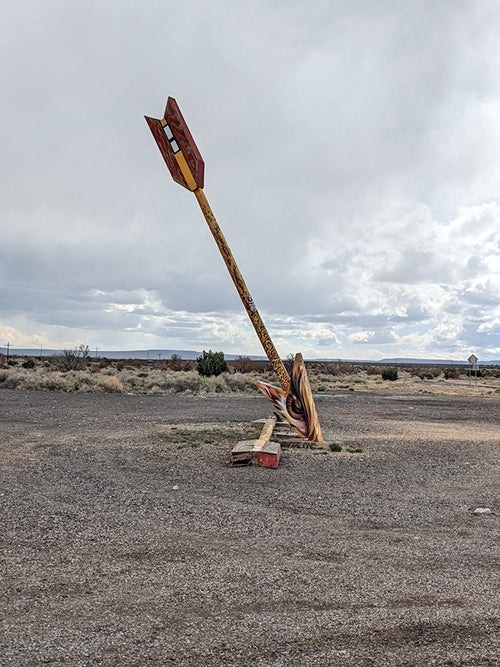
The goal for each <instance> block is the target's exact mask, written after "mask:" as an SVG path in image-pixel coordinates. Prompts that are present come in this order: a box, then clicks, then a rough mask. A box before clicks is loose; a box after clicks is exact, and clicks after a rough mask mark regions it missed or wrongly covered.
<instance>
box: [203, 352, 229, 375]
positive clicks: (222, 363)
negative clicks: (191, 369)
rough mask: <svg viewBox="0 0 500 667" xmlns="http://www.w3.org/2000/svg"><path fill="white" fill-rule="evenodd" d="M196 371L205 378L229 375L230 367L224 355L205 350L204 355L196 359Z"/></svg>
mask: <svg viewBox="0 0 500 667" xmlns="http://www.w3.org/2000/svg"><path fill="white" fill-rule="evenodd" d="M196 370H197V371H198V373H199V374H200V375H202V376H203V377H211V376H212V375H215V376H217V375H220V374H221V373H227V371H228V367H227V363H226V360H225V359H224V353H223V352H212V350H209V351H208V352H205V350H203V353H202V355H201V356H200V357H198V358H197V359H196Z"/></svg>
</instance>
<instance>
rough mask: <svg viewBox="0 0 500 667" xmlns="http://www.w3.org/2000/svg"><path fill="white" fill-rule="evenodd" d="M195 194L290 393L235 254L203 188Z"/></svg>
mask: <svg viewBox="0 0 500 667" xmlns="http://www.w3.org/2000/svg"><path fill="white" fill-rule="evenodd" d="M194 194H195V197H196V199H197V200H198V204H199V205H200V208H201V211H202V213H203V215H204V217H205V220H206V221H207V224H208V226H209V228H210V231H211V232H212V236H213V237H214V240H215V242H216V244H217V247H218V248H219V251H220V254H221V255H222V258H223V260H224V262H225V264H226V267H227V270H228V271H229V274H230V276H231V278H232V279H233V282H234V284H235V287H236V289H237V290H238V294H239V295H240V298H241V301H242V303H243V305H244V306H245V310H246V311H247V314H248V317H249V318H250V321H251V322H252V324H253V327H254V329H255V332H256V334H257V336H258V337H259V340H260V342H261V343H262V347H263V348H264V351H265V353H266V354H267V358H268V359H269V361H270V362H271V366H272V367H273V370H274V372H275V373H276V376H277V378H278V381H279V383H280V385H281V388H282V389H283V390H284V391H288V390H289V389H290V376H289V375H288V372H287V370H286V368H285V364H284V363H283V362H282V360H281V358H280V356H279V354H278V352H277V350H276V348H275V347H274V343H273V341H272V340H271V337H270V336H269V333H268V331H267V329H266V327H265V325H264V322H263V321H262V318H261V316H260V314H259V311H258V310H257V308H256V306H255V303H254V301H253V299H252V297H251V296H250V292H249V291H248V287H247V286H246V283H245V281H244V280H243V276H242V275H241V271H240V270H239V268H238V265H237V264H236V261H235V259H234V257H233V253H232V252H231V248H230V247H229V245H228V243H227V241H226V239H225V238H224V234H223V233H222V230H221V228H220V227H219V225H218V223H217V220H216V219H215V216H214V214H213V212H212V209H211V208H210V204H209V203H208V200H207V198H206V196H205V193H204V192H203V190H202V189H201V188H198V189H197V190H195V191H194Z"/></svg>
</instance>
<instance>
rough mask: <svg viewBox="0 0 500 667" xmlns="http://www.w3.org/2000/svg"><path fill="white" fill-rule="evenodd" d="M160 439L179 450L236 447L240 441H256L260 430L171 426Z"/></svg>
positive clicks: (231, 427) (238, 427) (193, 425)
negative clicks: (213, 446)
mask: <svg viewBox="0 0 500 667" xmlns="http://www.w3.org/2000/svg"><path fill="white" fill-rule="evenodd" d="M158 437H159V438H160V439H161V440H163V441H164V442H165V443H166V444H168V445H171V446H173V447H177V449H185V448H187V447H201V446H202V445H215V446H223V447H228V446H234V445H236V443H237V442H239V441H240V440H256V439H257V438H258V437H259V429H258V428H256V427H254V426H252V425H247V424H236V425H235V424H214V425H213V426H207V425H206V424H192V425H189V426H186V425H185V424H183V425H182V426H177V425H173V426H169V427H167V430H166V431H164V432H162V433H159V434H158Z"/></svg>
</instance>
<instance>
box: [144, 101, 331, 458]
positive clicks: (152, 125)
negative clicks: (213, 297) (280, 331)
mask: <svg viewBox="0 0 500 667" xmlns="http://www.w3.org/2000/svg"><path fill="white" fill-rule="evenodd" d="M145 118H146V122H147V124H148V125H149V129H150V130H151V132H152V134H153V137H154V138H155V141H156V143H157V145H158V148H159V149H160V153H161V154H162V156H163V159H164V160H165V162H166V163H167V167H168V169H169V171H170V174H171V175H172V178H173V179H174V181H176V182H177V183H179V184H180V185H182V186H183V187H185V188H187V189H188V190H191V191H192V192H193V193H194V195H195V197H196V199H197V201H198V204H199V205H200V208H201V211H202V213H203V215H204V216H205V220H206V221H207V224H208V226H209V228H210V231H211V232H212V236H213V237H214V239H215V242H216V244H217V247H218V248H219V251H220V253H221V255H222V258H223V259H224V262H225V264H226V267H227V269H228V271H229V274H230V275H231V278H232V279H233V282H234V284H235V286H236V289H237V290H238V294H239V295H240V298H241V301H242V302H243V305H244V306H245V310H246V311H247V314H248V317H249V318H250V320H251V322H252V324H253V326H254V329H255V331H256V333H257V336H258V337H259V340H260V342H261V343H262V347H263V348H264V351H265V353H266V355H267V358H268V359H269V361H270V363H271V366H272V368H273V370H274V372H275V373H276V376H277V378H278V381H279V383H280V387H274V386H273V385H270V384H267V383H266V382H256V385H257V387H258V388H259V389H260V391H261V392H262V393H263V394H264V395H265V396H266V397H267V398H268V399H269V400H270V401H271V403H272V404H273V406H274V407H275V408H276V409H277V410H278V411H279V412H280V414H281V415H282V416H283V417H284V418H285V419H286V421H287V422H289V423H290V424H291V425H292V426H293V427H294V428H295V430H296V431H297V433H298V434H299V435H300V436H301V437H302V438H303V439H305V440H307V441H309V442H313V443H316V444H319V445H326V443H325V441H324V440H323V436H322V434H321V427H320V425H319V421H318V416H317V413H316V406H315V405H314V399H313V395H312V392H311V387H310V384H309V379H308V377H307V372H306V367H305V364H304V360H303V359H302V355H301V354H300V353H299V354H296V355H295V360H294V364H293V369H292V376H291V377H290V376H289V375H288V372H287V370H286V367H285V365H284V364H283V361H282V360H281V358H280V356H279V354H278V352H277V350H276V348H275V347H274V344H273V342H272V340H271V337H270V336H269V333H268V332H267V329H266V327H265V326H264V322H263V321H262V318H261V316H260V314H259V311H258V310H257V308H256V307H255V303H254V301H253V299H252V297H251V296H250V292H249V291H248V288H247V286H246V284H245V281H244V280H243V276H242V275H241V272H240V270H239V268H238V265H237V264H236V261H235V259H234V257H233V254H232V252H231V249H230V248H229V245H228V244H227V241H226V239H225V238H224V235H223V233H222V230H221V228H220V227H219V225H218V223H217V220H216V219H215V216H214V214H213V212H212V209H211V208H210V205H209V203H208V201H207V198H206V196H205V193H204V192H203V185H204V174H205V163H204V162H203V158H202V157H201V155H200V152H199V150H198V148H197V146H196V144H195V142H194V139H193V137H192V136H191V132H190V131H189V128H188V126H187V124H186V121H185V120H184V117H183V116H182V114H181V111H180V109H179V107H178V105H177V102H176V101H175V100H174V99H173V98H172V97H169V98H168V100H167V106H166V108H165V114H164V116H163V118H161V119H157V118H150V117H149V116H145Z"/></svg>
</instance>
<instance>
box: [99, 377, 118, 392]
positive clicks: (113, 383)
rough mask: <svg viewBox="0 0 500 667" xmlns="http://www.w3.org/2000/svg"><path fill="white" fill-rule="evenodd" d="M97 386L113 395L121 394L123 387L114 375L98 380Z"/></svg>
mask: <svg viewBox="0 0 500 667" xmlns="http://www.w3.org/2000/svg"><path fill="white" fill-rule="evenodd" d="M99 386H100V387H102V389H103V390H104V391H108V392H110V393H114V394H121V393H123V385H122V383H121V382H120V380H119V379H118V378H117V377H116V376H114V375H106V376H104V377H103V378H102V379H101V378H100V379H99Z"/></svg>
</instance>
